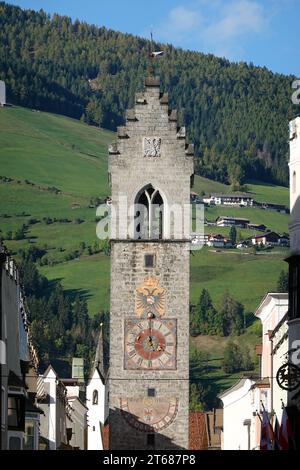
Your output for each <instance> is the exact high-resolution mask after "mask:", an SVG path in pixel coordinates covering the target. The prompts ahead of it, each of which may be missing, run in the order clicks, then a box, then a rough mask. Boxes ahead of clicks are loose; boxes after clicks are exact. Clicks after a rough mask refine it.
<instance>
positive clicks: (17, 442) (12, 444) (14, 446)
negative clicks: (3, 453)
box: [8, 437, 21, 450]
mask: <svg viewBox="0 0 300 470" xmlns="http://www.w3.org/2000/svg"><path fill="white" fill-rule="evenodd" d="M8 447H9V450H21V439H20V438H19V437H10V438H9V445H8Z"/></svg>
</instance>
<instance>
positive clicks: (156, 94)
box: [109, 73, 193, 450]
mask: <svg viewBox="0 0 300 470" xmlns="http://www.w3.org/2000/svg"><path fill="white" fill-rule="evenodd" d="M192 175H193V145H191V144H190V145H187V144H186V140H185V128H184V127H182V128H178V127H177V115H176V111H174V110H173V111H170V110H169V108H168V97H167V95H166V94H161V93H160V83H159V78H158V77H155V76H154V75H153V73H152V74H150V76H148V77H147V78H146V80H145V88H144V91H143V92H141V93H136V96H135V107H134V108H133V109H130V110H128V111H127V115H126V125H125V126H124V127H119V128H118V141H117V142H116V143H114V144H112V145H111V146H110V148H109V178H110V183H111V188H112V204H111V209H112V213H111V230H112V231H111V309H110V368H109V434H110V443H109V446H110V449H111V450H115V449H129V450H131V449H135V450H137V449H146V450H153V449H158V450H160V449H187V448H188V434H189V426H188V410H189V253H190V251H189V233H190V228H189V222H190V212H189V203H190V182H191V177H192Z"/></svg>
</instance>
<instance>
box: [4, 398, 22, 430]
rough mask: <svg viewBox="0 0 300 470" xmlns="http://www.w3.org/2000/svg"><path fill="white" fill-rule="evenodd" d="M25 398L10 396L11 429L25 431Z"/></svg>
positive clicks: (9, 424) (9, 417) (8, 414)
mask: <svg viewBox="0 0 300 470" xmlns="http://www.w3.org/2000/svg"><path fill="white" fill-rule="evenodd" d="M24 404H25V402H24V397H23V396H21V395H9V396H8V398H7V424H8V428H9V429H16V430H21V431H22V430H24V426H25V406H24Z"/></svg>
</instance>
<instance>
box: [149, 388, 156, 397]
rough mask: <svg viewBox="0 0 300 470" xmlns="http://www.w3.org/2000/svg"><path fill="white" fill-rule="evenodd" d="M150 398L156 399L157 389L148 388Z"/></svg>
mask: <svg viewBox="0 0 300 470" xmlns="http://www.w3.org/2000/svg"><path fill="white" fill-rule="evenodd" d="M148 397H155V388H148Z"/></svg>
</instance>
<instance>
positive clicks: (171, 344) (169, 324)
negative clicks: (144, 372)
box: [124, 318, 176, 370]
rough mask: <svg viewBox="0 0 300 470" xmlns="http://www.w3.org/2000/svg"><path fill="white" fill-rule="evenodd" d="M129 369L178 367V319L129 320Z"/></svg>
mask: <svg viewBox="0 0 300 470" xmlns="http://www.w3.org/2000/svg"><path fill="white" fill-rule="evenodd" d="M124 330H125V331H124V339H125V348H124V350H125V369H168V370H170V369H173V370H174V369H176V320H175V319H156V318H154V319H153V318H151V319H137V318H130V319H126V320H125V328H124Z"/></svg>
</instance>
